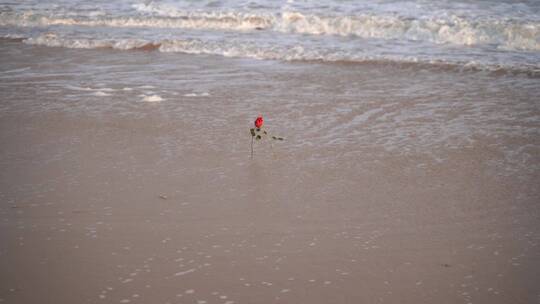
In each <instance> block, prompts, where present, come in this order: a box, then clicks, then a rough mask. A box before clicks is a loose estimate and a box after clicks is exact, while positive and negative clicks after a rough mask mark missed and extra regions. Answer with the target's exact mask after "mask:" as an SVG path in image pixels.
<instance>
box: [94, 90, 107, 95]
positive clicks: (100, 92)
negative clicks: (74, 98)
mask: <svg viewBox="0 0 540 304" xmlns="http://www.w3.org/2000/svg"><path fill="white" fill-rule="evenodd" d="M93 95H95V96H111V94H109V93H105V92H103V91H97V92H95V93H93Z"/></svg>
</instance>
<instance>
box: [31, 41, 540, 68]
mask: <svg viewBox="0 0 540 304" xmlns="http://www.w3.org/2000/svg"><path fill="white" fill-rule="evenodd" d="M23 42H24V43H26V44H33V45H42V46H50V47H66V48H80V49H95V48H110V49H115V50H139V51H160V52H166V53H183V54H196V55H218V56H224V57H235V58H251V59H258V60H280V61H318V62H332V63H357V64H360V63H370V64H391V65H401V66H422V67H438V68H445V69H456V70H463V69H465V70H484V71H493V72H509V73H524V74H527V75H529V76H532V77H539V76H540V65H522V66H509V65H501V64H486V63H480V62H474V61H449V60H441V59H434V58H431V59H430V58H419V57H413V56H400V55H369V54H363V53H349V52H346V51H343V50H333V49H309V48H306V47H304V46H302V45H289V46H279V45H274V44H268V45H264V44H260V43H256V42H244V43H237V42H234V41H203V40H199V39H177V40H170V39H165V40H161V41H149V40H141V39H118V40H115V39H103V40H94V39H74V38H64V37H61V36H58V35H57V34H55V33H45V34H41V35H39V36H38V37H32V38H28V39H25V40H23Z"/></svg>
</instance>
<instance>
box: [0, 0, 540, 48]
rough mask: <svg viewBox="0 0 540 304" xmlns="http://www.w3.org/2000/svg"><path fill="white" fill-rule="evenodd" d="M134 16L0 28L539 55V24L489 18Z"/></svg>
mask: <svg viewBox="0 0 540 304" xmlns="http://www.w3.org/2000/svg"><path fill="white" fill-rule="evenodd" d="M136 9H137V11H138V14H136V15H132V16H116V17H107V16H101V15H90V16H74V17H72V16H62V15H54V14H48V15H47V14H44V13H38V12H33V11H25V12H11V11H8V12H1V13H0V26H17V27H47V26H52V25H65V26H71V25H77V26H104V27H143V28H184V29H207V30H226V31H257V30H265V31H276V32H281V33H297V34H306V35H338V36H356V37H361V38H378V39H404V40H413V41H427V42H430V43H436V44H452V45H464V46H473V45H484V44H492V45H496V46H497V47H498V48H501V49H505V50H518V51H519V50H521V51H540V38H539V37H540V22H538V21H531V20H520V21H518V20H513V19H508V18H506V19H501V18H494V17H481V18H475V19H470V18H466V17H463V16H455V15H449V16H441V17H422V18H413V17H404V16H399V15H395V14H359V15H351V16H349V15H345V16H333V15H328V16H324V15H316V14H306V13H300V12H294V11H283V12H256V13H255V12H239V11H210V12H205V11H182V10H172V9H167V8H166V7H162V6H157V5H154V4H139V5H137V6H136Z"/></svg>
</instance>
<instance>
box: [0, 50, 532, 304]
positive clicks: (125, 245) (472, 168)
mask: <svg viewBox="0 0 540 304" xmlns="http://www.w3.org/2000/svg"><path fill="white" fill-rule="evenodd" d="M3 51H4V55H5V52H6V50H5V45H4V49H3ZM41 51H42V52H43V50H41ZM46 51H47V50H46ZM29 52H30V50H29ZM63 52H67V54H63V55H62V56H66V57H69V56H71V55H72V53H70V52H71V51H69V50H68V51H63ZM78 52H80V51H78ZM97 52H101V51H100V50H98V51H91V52H88V53H84V52H83V53H84V56H88V57H90V58H97V57H98V56H94V55H95V54H96V53H97ZM105 52H107V54H108V55H110V56H112V57H109V58H113V57H114V56H116V55H115V54H116V53H115V52H114V51H105ZM130 54H131V53H130ZM17 56H19V55H17ZM51 56H52V55H51ZM58 56H61V55H58ZM124 56H125V55H124ZM129 56H134V58H132V59H133V61H141V60H142V59H144V60H148V61H147V62H156V61H159V60H161V59H160V58H170V57H166V56H164V55H161V54H157V55H154V54H146V53H141V52H133V54H131V55H129ZM153 56H162V57H160V58H155V57H153ZM4 58H6V57H4ZM13 58H16V57H13ZM129 59H130V58H128V60H129ZM77 60H79V61H84V60H85V59H84V58H83V59H81V58H77ZM92 60H98V59H92ZM167 60H169V59H167ZM197 60H198V61H195V62H193V61H189V64H192V65H195V66H197V65H201V64H202V65H206V66H207V70H204V71H203V72H201V73H203V74H204V73H209V72H208V69H222V70H226V71H227V73H230V74H227V73H226V75H229V76H230V75H233V77H237V78H238V79H239V81H242V80H243V81H245V82H248V83H249V84H250V85H249V88H247V89H245V90H241V89H239V90H234V87H233V85H232V84H231V83H226V85H225V84H224V85H223V87H224V88H223V90H222V91H220V88H219V87H212V85H215V84H213V83H211V84H208V83H206V84H205V83H202V84H201V83H194V82H189V81H188V80H178V79H177V80H176V81H177V82H176V83H179V85H178V87H176V88H174V87H173V86H172V85H171V87H172V89H171V91H173V90H176V91H175V92H178V93H179V94H178V95H176V97H174V96H173V95H166V94H165V93H163V92H161V93H160V92H156V91H157V90H158V89H152V90H153V91H154V92H152V93H148V94H147V95H148V96H151V95H153V94H156V95H157V94H158V95H160V96H161V97H163V101H161V102H153V103H152V102H146V103H145V102H140V101H139V102H137V103H134V104H130V103H129V100H131V99H135V98H137V99H138V100H141V99H143V96H138V95H136V94H135V93H133V94H134V95H133V96H130V97H129V98H128V97H118V96H116V95H113V96H112V97H111V96H109V97H107V96H101V97H100V98H97V97H96V96H95V95H92V96H93V97H92V96H91V97H88V96H86V95H85V96H86V97H84V96H83V97H73V98H72V99H71V100H72V101H73V100H75V101H77V100H78V102H72V103H69V102H63V101H58V100H61V99H62V97H65V96H67V95H69V94H72V93H73V92H71V91H69V90H66V89H62V90H57V91H52V92H49V93H43V96H41V95H40V94H38V93H36V92H39V90H37V89H36V88H38V87H39V88H40V90H42V92H44V91H43V87H40V85H42V84H45V85H48V83H49V82H50V81H57V82H59V83H61V82H68V81H69V79H68V78H69V77H70V76H65V75H64V76H62V75H59V74H58V73H57V74H54V75H52V74H51V75H49V76H40V77H38V76H36V75H27V76H24V77H22V76H21V79H16V78H9V79H8V78H2V81H1V83H2V85H3V87H2V90H3V93H1V94H2V95H1V96H2V98H1V102H2V112H1V119H0V143H1V144H0V147H1V150H0V167H1V172H2V173H1V174H0V201H1V204H0V225H1V229H0V244H1V247H0V269H2V271H1V272H0V299H1V300H0V301H1V302H2V303H197V304H203V303H229V304H232V303H536V302H538V301H539V299H540V288H539V287H538V282H539V281H540V271H539V270H540V259H539V257H540V255H539V250H538V242H539V241H540V224H539V223H540V221H539V210H540V206H539V202H540V189H539V187H538V185H539V184H540V183H539V182H540V172H539V171H538V170H537V168H538V166H539V164H540V159H539V156H538V155H539V154H535V151H537V150H536V149H537V147H538V144H539V143H540V139H539V137H538V135H537V132H538V129H537V126H538V122H537V121H533V120H529V121H525V122H523V125H526V124H528V126H529V127H530V130H533V132H532V133H530V132H529V133H527V134H525V133H523V136H521V137H520V136H515V137H512V136H509V135H505V134H504V133H496V134H498V135H499V136H488V135H485V134H484V133H482V132H472V131H471V134H469V135H470V140H468V141H463V142H461V141H459V140H458V141H457V142H456V139H455V138H453V137H448V139H447V140H446V141H444V142H442V143H438V142H436V140H435V139H434V138H437V137H438V136H439V135H441V134H435V135H437V136H434V135H433V133H430V132H431V131H433V130H434V127H433V126H435V125H436V124H434V125H429V123H430V122H431V119H433V120H436V119H437V111H435V112H433V113H434V114H433V116H422V117H411V118H410V119H409V120H407V121H406V123H407V124H405V122H404V124H403V125H400V126H401V127H403V129H405V130H407V131H409V130H413V129H414V127H413V126H414V125H416V129H415V130H417V134H408V136H407V137H406V139H405V143H404V144H403V142H401V141H399V140H398V139H399V136H398V135H395V134H394V135H395V136H396V137H395V138H394V139H395V141H393V142H390V141H389V140H390V139H389V138H390V137H391V136H393V134H391V133H388V134H387V137H384V132H388V130H386V129H384V130H383V129H377V128H379V127H380V128H383V126H382V125H377V126H375V125H373V127H372V128H371V127H369V126H366V127H365V129H362V128H360V127H358V126H355V125H352V126H351V127H347V123H348V122H350V119H349V118H350V117H348V116H347V115H348V114H347V113H345V114H344V115H343V116H339V117H337V118H336V120H335V121H334V120H332V119H323V118H321V119H320V120H319V115H323V114H324V113H325V112H329V113H337V111H335V109H334V108H332V107H330V108H327V109H325V110H321V109H320V108H319V107H325V105H324V99H325V98H326V97H325V96H322V97H321V96H320V95H317V93H321V94H328V95H335V96H336V100H335V103H337V104H341V105H342V106H345V107H347V106H350V108H351V109H353V112H352V116H353V117H358V116H361V115H362V114H364V113H367V112H368V110H370V109H369V108H362V107H360V108H358V107H356V106H357V105H356V104H353V103H348V99H347V98H350V99H351V100H352V99H355V98H357V97H355V96H350V94H348V93H347V92H344V91H343V90H344V89H343V88H342V87H340V86H341V85H342V83H341V82H340V80H341V79H350V76H351V75H352V74H353V73H356V71H353V70H349V69H348V68H347V67H339V66H330V67H325V66H322V67H320V68H317V71H318V72H319V74H309V73H307V72H311V71H313V69H314V68H312V67H310V68H307V67H302V65H292V66H291V67H289V69H290V70H287V68H283V69H282V68H281V67H280V66H279V65H278V66H277V67H275V66H270V64H268V65H269V66H268V67H264V66H263V67H258V68H255V69H251V68H249V69H248V68H246V67H245V65H248V66H249V65H251V63H243V62H240V63H234V64H233V63H220V64H221V65H220V66H217V67H216V65H215V64H216V62H218V63H219V62H221V61H226V60H230V59H220V58H213V57H203V58H200V59H197ZM111 61H112V59H111ZM29 64H30V65H32V64H35V66H34V67H36V68H37V64H36V63H31V62H30V63H29ZM107 64H109V63H107ZM244 64H245V65H244ZM264 64H265V63H261V64H260V65H264ZM3 65H4V67H5V65H7V63H5V62H4V63H3ZM19 65H21V66H23V63H22V62H21V63H19ZM44 65H45V64H44ZM187 65H188V63H186V66H187ZM66 66H68V67H69V63H66ZM210 66H212V67H210ZM231 66H232V67H231ZM181 68H182V67H181ZM181 68H179V69H181ZM65 69H68V68H65ZM130 69H133V68H130ZM194 69H195V68H194ZM303 69H304V70H305V69H307V70H308V71H307V72H306V71H302V70H303ZM328 69H332V70H333V71H332V72H335V71H336V70H339V69H343V71H342V74H339V73H338V74H333V75H334V76H332V75H331V74H330V73H329V74H324V73H325V71H326V70H328ZM358 69H370V67H358ZM6 70H7V69H6ZM254 70H255V72H254ZM233 71H234V72H233ZM368 72H369V73H368ZM66 73H67V72H66ZM359 73H360V72H359ZM384 73H386V77H388V79H389V80H391V81H389V82H388V83H386V84H379V85H380V87H381V89H382V90H387V91H391V90H392V88H393V87H394V86H398V85H404V84H405V83H404V81H405V79H406V78H407V77H406V75H408V74H409V71H406V70H405V71H404V70H403V68H399V67H384V68H379V67H377V68H372V70H369V71H367V72H366V74H369V75H371V77H383V76H384V75H383V74H384ZM422 73H429V71H428V72H426V71H424V72H419V75H420V74H422ZM437 73H439V72H437ZM445 73H448V74H444V73H443V76H441V78H440V79H438V80H437V81H439V84H441V85H444V83H445V81H444V79H445V78H453V79H452V82H453V83H454V82H455V81H460V78H463V79H461V81H463V82H467V81H468V80H467V78H468V77H469V76H466V75H465V76H463V75H462V74H458V73H454V72H445ZM67 74H69V73H67ZM360 74H361V73H360ZM118 75H126V74H123V73H120V72H118V74H117V77H116V78H121V77H118ZM168 75H172V74H168ZM253 75H255V76H256V77H253ZM335 75H337V76H335ZM381 75H382V76H381ZM396 75H397V76H396ZM152 76H155V74H153V75H152ZM199 76H200V77H203V76H204V75H199ZM62 77H64V78H62ZM71 77H72V76H71ZM78 77H80V79H79V80H80V81H81V82H83V81H87V82H90V81H89V80H88V79H87V78H86V77H88V75H82V76H78ZM96 77H97V76H96ZM109 77H111V78H115V77H114V75H111V76H109ZM171 77H172V76H171ZM176 77H179V78H181V76H176ZM213 77H216V76H215V75H214V76H213ZM224 77H225V76H224ZM227 77H228V76H227ZM318 77H320V79H317V78H318ZM358 77H360V78H359V79H356V80H357V81H358V83H361V82H362V81H367V80H366V79H363V78H362V77H364V76H362V75H360V76H358ZM365 77H368V76H365ZM400 77H401V78H400ZM419 77H421V76H419ZM430 77H431V76H430ZM430 77H427V78H430ZM470 77H472V78H478V77H477V76H470ZM486 77H488V78H489V77H495V78H496V79H500V78H497V77H499V76H496V75H495V76H486ZM398 78H399V79H401V81H402V82H401V83H400V84H396V83H395V80H396V79H398ZM36 79H37V80H36ZM291 79H293V80H292V81H291ZM306 79H309V81H306ZM329 79H334V80H335V81H336V83H334V84H328V85H326V81H328V80H329ZM353 80H354V79H353ZM170 81H171V83H175V82H174V81H175V80H174V79H173V80H170ZM293 82H300V83H304V84H305V86H304V87H297V90H294V89H293V88H289V90H281V91H279V92H276V91H275V90H274V89H275V87H276V86H280V85H286V84H287V83H290V85H291V87H292V86H293V85H294V84H296V83H293ZM486 82H487V81H486ZM501 82H503V81H502V80H501ZM510 82H511V81H510ZM532 82H533V83H534V80H532ZM25 83H26V85H25ZM186 83H187V84H186ZM358 83H357V84H356V86H362V84H358ZM138 85H141V84H140V83H138ZM153 85H155V84H153ZM8 86H9V88H11V89H6V88H7V87H8ZM188 86H195V87H196V88H198V90H196V91H194V92H195V93H196V94H199V95H197V96H198V97H197V96H196V98H197V99H189V98H190V96H184V95H187V94H188V92H187V89H186V88H187V87H188ZM264 86H270V87H271V89H272V90H267V91H266V90H265V88H264ZM354 86H355V85H351V86H350V87H354ZM107 87H112V88H113V89H114V90H117V91H121V90H122V87H121V86H117V85H116V84H114V83H113V84H110V85H108V86H107ZM130 87H136V86H135V84H134V83H131V86H130ZM226 87H229V90H227V88H226ZM231 88H232V89H231ZM238 88H242V86H241V84H240V83H238ZM409 88H410V87H409ZM362 89H363V90H367V88H366V87H362ZM433 89H434V90H436V89H441V88H440V87H439V88H435V87H433ZM333 90H334V91H333ZM462 90H464V91H463V92H458V93H459V94H461V96H463V98H467V94H465V93H466V92H467V90H466V89H462ZM535 90H536V89H534V88H533V89H531V90H529V91H528V92H524V93H520V94H522V95H519V94H516V91H517V90H516V91H511V90H507V92H508V94H515V98H516V99H517V100H520V101H522V102H523V104H530V105H531V107H532V108H534V107H536V106H535V104H534V102H533V101H531V100H530V98H531V97H534V96H536V91H535ZM101 91H102V92H104V93H109V91H107V90H101ZM125 91H127V90H125ZM457 91H459V89H457ZM111 92H112V91H111ZM115 92H116V91H115ZM129 92H130V91H128V93H129ZM201 92H209V93H208V94H202V93H201ZM464 92H465V93H464ZM110 94H113V93H110ZM130 94H131V93H130ZM227 94H228V95H227ZM259 94H262V96H264V97H265V98H261V100H257V101H254V99H255V97H253V96H260V95H259ZM272 94H275V95H272ZM279 94H288V95H287V96H279ZM310 94H313V95H310ZM366 94H368V95H369V93H366ZM418 94H419V93H418ZM484 94H486V95H488V96H489V94H490V93H489V90H487V91H486V92H485V93H484ZM390 95H391V96H385V95H383V94H381V95H379V96H378V97H377V96H375V97H374V96H371V98H370V100H371V101H372V103H368V104H369V106H370V107H373V108H377V107H379V106H381V105H379V104H377V103H381V104H382V105H384V106H385V107H386V106H388V104H386V103H384V101H385V100H386V99H387V98H388V99H392V98H398V94H397V93H390ZM420 95H421V94H420ZM494 95H495V93H494ZM348 96H349V97H348ZM363 97H364V98H367V97H366V96H363ZM368 97H369V96H368ZM84 98H87V99H86V100H85V99H84ZM92 98H93V99H92ZM107 98H109V99H107ZM174 98H176V99H174ZM421 98H426V99H431V100H433V101H436V100H438V98H437V96H433V95H429V94H428V93H424V95H421V96H416V95H415V93H411V95H409V96H406V97H403V102H404V107H407V105H408V104H409V105H411V107H416V104H415V103H416V102H418V100H419V99H421ZM501 98H503V97H501ZM487 99H488V98H486V100H487ZM171 100H174V101H175V102H176V101H177V100H180V102H179V103H178V102H177V103H173V102H172V101H171ZM268 100H275V102H274V103H272V104H271V103H270V102H269V101H268ZM308 102H309V103H308ZM107 103H110V104H111V103H112V105H110V106H108V107H107V108H104V107H101V108H99V106H101V105H102V104H107ZM179 104H180V105H179ZM412 104H414V105H412ZM461 106H463V105H460V104H455V105H449V106H448V108H452V107H458V108H459V107H461ZM98 108H99V109H100V110H99V111H98V110H96V109H98ZM383 108H384V107H383ZM227 109H231V110H230V112H227ZM238 109H244V110H238ZM258 109H262V112H264V114H265V115H266V116H267V117H268V119H267V126H268V128H269V130H276V132H279V133H280V134H278V135H284V136H286V137H287V140H286V141H285V142H284V143H276V144H274V146H273V148H271V147H269V145H268V144H259V143H258V144H256V146H255V156H254V159H250V158H249V143H250V137H249V132H248V131H249V127H250V125H249V124H250V123H251V120H252V118H254V117H255V116H256V115H257V114H259V113H258V112H257V110H258ZM385 109H386V111H390V110H391V107H389V108H385ZM415 109H421V107H418V108H415ZM235 110H237V111H235ZM405 110H406V109H401V110H400V111H405ZM460 110H461V109H460ZM473 110H474V109H473ZM511 110H513V109H512V108H511ZM441 111H442V110H441ZM489 111H490V109H487V110H486V112H485V113H484V115H486V116H489V115H490V114H492V113H491V112H489ZM443 112H444V111H443ZM458 112H459V111H458ZM472 112H474V111H472V110H471V113H472ZM300 113H301V114H302V115H303V116H302V115H300ZM400 113H401V112H400ZM439 113H440V112H439ZM516 113H517V112H516ZM531 115H533V117H534V115H538V112H533V114H531ZM479 117H480V116H479ZM295 118H296V120H295ZM340 119H341V120H340ZM445 120H446V121H447V122H448V125H447V126H448V129H446V130H449V131H448V132H452V131H455V130H457V129H458V128H456V129H453V121H452V119H451V118H449V117H447V118H445ZM329 121H330V122H332V123H334V122H335V123H334V124H326V123H328V122H329ZM368 121H371V122H372V123H373V124H375V121H374V120H368ZM296 123H298V124H300V125H301V126H296V125H295V124H296ZM317 123H319V126H316V125H317ZM408 123H410V124H408ZM325 124H326V125H325ZM336 124H337V125H336ZM426 124H427V125H428V126H427V127H426ZM320 125H324V126H320ZM310 126H311V127H313V126H314V127H313V128H315V129H316V132H315V131H314V130H313V128H310ZM337 126H345V127H344V129H338V131H339V132H341V131H343V130H349V131H351V133H350V134H349V135H351V136H348V135H347V136H345V135H344V136H342V137H340V136H339V135H336V134H339V132H337V133H335V134H334V133H332V132H331V131H332V130H334V129H336V128H337ZM506 126H507V125H504V124H503V125H502V126H501V129H504V128H505V127H506ZM272 127H273V129H272ZM465 127H470V129H471V130H483V129H482V128H483V125H482V124H481V123H480V122H476V124H475V122H471V123H470V124H465ZM302 128H305V130H303V129H302ZM486 129H488V128H486ZM362 130H364V132H366V133H367V135H365V136H367V137H362V136H360V135H358V134H359V133H355V132H360V131H362ZM459 130H461V129H459ZM467 130H469V129H467ZM505 130H506V129H505ZM520 130H525V129H523V128H522V129H520ZM534 130H536V131H534ZM312 131H313V132H312ZM378 131H381V132H382V133H377V132H378ZM433 132H435V133H436V131H433ZM464 132H465V131H464ZM494 132H498V131H494ZM501 132H502V131H501ZM534 132H536V133H534ZM354 134H356V135H354ZM467 134H468V133H467ZM501 134H502V135H501ZM458 135H459V136H457V138H462V137H460V136H461V135H463V134H461V133H458ZM336 136H337V139H340V140H341V141H339V142H337V143H336V142H333V137H334V138H335V137H336ZM415 136H417V137H416V138H415ZM426 138H427V139H432V138H433V140H431V141H429V140H427V139H426ZM368 139H369V140H370V141H368ZM424 139H426V141H423V140H424ZM377 140H379V142H377ZM385 140H388V141H385ZM465 142H467V143H466V144H465ZM410 143H416V144H415V145H411V144H410ZM392 144H393V147H394V149H391V148H389V145H392ZM445 144H446V145H445ZM516 147H524V148H523V149H525V150H527V149H529V150H527V151H528V153H527V154H524V153H521V154H519V153H517V152H516V153H515V154H513V155H514V158H513V159H512V158H511V159H508V157H509V156H508V155H512V154H511V153H510V154H508V153H506V152H508V151H510V152H515V151H518V150H519V149H518V148H516ZM415 149H418V150H415ZM523 149H522V150H519V151H522V152H523V151H524V150H523ZM527 155H528V156H527Z"/></svg>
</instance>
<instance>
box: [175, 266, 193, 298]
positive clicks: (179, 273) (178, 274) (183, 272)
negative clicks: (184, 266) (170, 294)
mask: <svg viewBox="0 0 540 304" xmlns="http://www.w3.org/2000/svg"><path fill="white" fill-rule="evenodd" d="M195 271H196V269H195V268H192V269H188V270H186V271H180V272H177V273H175V274H174V276H175V277H178V276H183V275H186V274H188V273H192V272H195ZM186 293H188V292H187V291H186Z"/></svg>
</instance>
